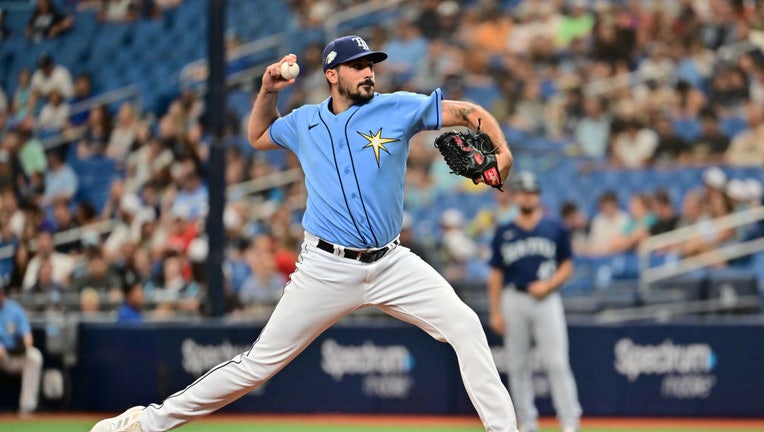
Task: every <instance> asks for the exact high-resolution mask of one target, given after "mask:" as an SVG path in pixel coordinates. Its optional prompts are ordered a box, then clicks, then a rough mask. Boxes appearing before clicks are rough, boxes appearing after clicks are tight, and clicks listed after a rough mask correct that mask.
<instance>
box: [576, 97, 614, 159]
mask: <svg viewBox="0 0 764 432" xmlns="http://www.w3.org/2000/svg"><path fill="white" fill-rule="evenodd" d="M605 109H606V106H605V99H604V98H601V97H598V96H589V97H587V98H585V99H584V117H583V118H582V119H581V120H580V121H579V122H577V123H576V126H575V131H574V135H575V139H576V144H577V145H578V147H579V148H580V149H581V152H582V153H583V155H584V156H586V157H590V158H593V159H605V156H606V154H607V150H608V149H607V147H608V139H609V137H610V122H611V119H610V116H609V115H608V114H607V113H606V111H605Z"/></svg>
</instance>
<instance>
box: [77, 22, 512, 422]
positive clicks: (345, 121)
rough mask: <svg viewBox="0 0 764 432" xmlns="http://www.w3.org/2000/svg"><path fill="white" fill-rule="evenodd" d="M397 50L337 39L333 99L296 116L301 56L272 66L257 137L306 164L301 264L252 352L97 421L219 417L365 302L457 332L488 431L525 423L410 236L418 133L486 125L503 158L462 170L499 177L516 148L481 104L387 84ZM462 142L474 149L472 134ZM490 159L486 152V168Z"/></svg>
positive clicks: (478, 329)
mask: <svg viewBox="0 0 764 432" xmlns="http://www.w3.org/2000/svg"><path fill="white" fill-rule="evenodd" d="M385 58H387V54H385V53H382V52H376V51H371V50H370V49H369V47H368V45H367V44H366V42H365V41H364V40H363V39H362V38H360V37H358V36H347V37H342V38H339V39H336V40H334V41H332V42H331V43H329V44H328V45H327V46H326V48H325V50H324V53H323V61H324V72H325V77H326V80H327V82H328V83H329V86H330V89H331V97H330V98H328V99H327V100H325V101H323V102H322V103H320V104H318V105H305V106H303V107H300V108H298V109H296V110H294V111H293V112H291V113H290V114H288V115H286V116H284V117H280V115H279V112H278V110H277V107H276V103H277V98H278V92H279V91H280V90H282V89H284V88H285V87H287V86H289V85H291V84H293V83H294V78H291V79H285V78H283V77H282V75H281V66H282V64H283V63H285V62H286V63H289V64H293V63H295V62H296V61H297V58H296V56H295V55H293V54H289V55H287V56H285V57H284V58H282V59H281V61H279V62H278V63H274V64H272V65H270V66H269V67H268V69H267V70H266V72H265V74H264V75H263V80H262V88H261V89H260V92H259V94H258V96H257V98H256V100H255V103H254V106H253V108H252V113H251V116H250V120H249V140H250V142H251V143H252V145H253V146H254V147H255V148H257V149H259V150H267V149H280V148H286V149H289V150H291V151H293V152H294V153H295V154H296V155H297V157H298V158H299V160H300V162H301V164H302V168H303V170H304V172H305V184H306V187H307V190H308V200H307V208H306V212H305V216H304V218H303V226H304V228H305V240H304V242H303V245H302V249H301V253H300V256H299V259H298V263H297V270H296V271H295V273H293V274H292V276H291V281H290V282H289V283H288V284H287V285H286V287H285V288H284V292H283V295H282V297H281V299H280V301H279V303H278V305H277V306H276V308H275V309H274V311H273V314H272V315H271V317H270V319H269V321H268V323H267V324H266V325H265V327H264V329H263V331H262V333H261V334H260V336H259V337H258V338H257V340H256V341H255V343H254V344H253V345H252V347H251V348H250V350H249V351H247V352H244V353H242V354H240V355H237V356H236V357H234V358H233V359H231V360H230V361H227V362H224V363H222V364H220V365H218V366H216V367H214V368H213V369H211V370H210V371H209V372H207V373H206V374H205V375H204V376H202V377H201V378H199V379H198V380H197V381H196V382H194V383H192V384H191V385H190V386H188V387H187V388H186V389H184V390H182V391H180V392H178V393H175V394H174V395H172V396H170V397H168V398H167V399H166V400H165V401H164V403H162V404H152V405H149V406H148V407H146V408H145V409H144V408H143V407H134V408H131V409H130V410H128V411H126V412H125V413H123V414H122V415H120V416H117V417H115V418H113V419H106V420H102V421H101V422H99V423H98V424H96V425H95V427H94V428H93V429H92V430H93V431H130V432H133V431H145V432H157V431H167V430H170V429H172V428H175V427H178V426H180V425H182V424H184V423H187V422H189V421H191V420H193V419H195V418H198V417H201V416H204V415H207V414H209V413H211V412H213V411H215V410H217V409H219V408H221V407H223V406H224V405H226V404H228V403H230V402H233V401H234V400H236V399H237V398H239V397H241V396H243V395H244V394H246V393H247V392H249V391H251V390H252V389H253V388H255V387H257V386H259V385H261V384H263V383H264V382H265V381H267V380H268V379H269V378H271V377H272V376H273V375H274V374H276V373H277V372H278V371H279V370H281V368H283V367H284V366H286V364H287V363H288V362H289V361H291V360H292V359H293V358H295V357H296V356H297V355H298V354H299V353H300V352H301V351H302V350H303V349H304V348H305V347H306V346H308V344H310V343H311V342H312V341H313V340H314V339H315V338H316V337H317V336H318V335H319V334H320V333H321V332H323V331H324V330H326V329H327V328H328V327H330V326H331V325H332V324H334V323H335V322H337V321H339V320H340V319H341V318H342V317H344V316H345V315H347V314H348V313H350V312H352V311H354V310H356V309H361V308H364V307H367V306H375V307H377V308H379V309H381V310H383V311H384V312H386V313H388V314H390V315H392V316H394V317H396V318H398V319H401V320H403V321H406V322H409V323H412V324H414V325H417V326H419V327H420V328H422V329H423V330H424V331H426V332H427V333H429V334H430V335H432V336H433V337H434V338H436V339H437V340H440V341H444V342H448V343H450V344H451V345H452V346H453V348H454V350H455V351H456V355H457V358H458V361H459V367H460V371H461V375H462V378H463V380H464V383H465V387H466V389H467V392H468V393H469V396H470V399H471V401H472V402H473V404H474V406H475V408H476V410H477V412H478V415H479V416H480V419H481V420H482V422H483V424H484V425H485V428H486V430H487V431H496V432H513V431H516V421H515V414H514V408H513V406H512V401H511V400H510V397H509V393H508V392H507V390H506V387H505V386H504V385H503V383H502V382H501V379H500V377H499V375H498V372H497V371H496V367H495V365H494V363H493V359H492V357H491V352H490V349H489V347H488V343H487V340H486V337H485V334H484V332H483V329H482V326H481V324H480V320H479V319H478V317H477V315H476V314H475V313H474V312H473V311H472V310H471V309H470V308H469V307H468V306H467V305H465V304H464V303H463V302H462V301H461V300H460V299H459V298H458V297H457V296H456V294H455V292H454V290H453V289H452V288H451V287H450V286H449V284H448V282H446V280H445V279H444V278H443V277H441V276H440V274H438V273H437V272H436V271H435V270H434V269H433V268H432V267H430V266H429V265H428V264H427V263H425V261H423V260H422V259H421V258H420V257H418V256H416V255H414V254H413V253H411V251H410V250H409V249H407V248H406V247H404V246H401V245H400V244H399V240H398V235H399V233H400V229H401V220H402V212H403V185H404V182H403V179H404V174H405V169H406V159H407V157H408V150H409V149H408V141H409V138H410V137H411V136H412V135H414V134H415V133H417V132H419V131H421V130H424V129H439V128H441V127H442V126H467V127H469V128H472V129H478V126H479V124H482V129H483V131H484V132H485V133H486V134H487V135H488V136H490V138H491V140H492V141H493V142H494V143H496V147H497V148H496V149H495V154H494V155H491V157H490V158H489V159H491V160H492V161H493V165H491V164H488V165H485V170H486V172H488V173H489V174H486V175H483V174H484V173H483V171H475V172H469V171H465V172H464V174H465V175H469V177H470V178H472V179H473V180H474V181H487V182H488V183H489V184H491V185H493V186H497V187H500V186H501V179H502V178H506V176H507V175H508V173H509V170H510V167H511V165H512V156H511V153H510V151H509V149H508V147H507V145H506V142H505V140H504V137H503V135H502V133H501V130H500V128H499V125H498V124H497V122H496V120H495V119H494V118H493V117H492V116H491V115H490V114H488V112H486V111H485V110H484V109H483V108H481V107H478V106H476V105H474V104H471V103H466V102H459V101H448V100H442V99H443V98H442V95H441V91H440V90H439V89H438V90H435V91H434V92H433V93H432V94H430V95H420V94H414V93H406V92H399V93H393V94H379V93H376V92H375V87H374V78H375V76H374V64H375V63H377V62H380V61H383V60H384V59H385ZM446 141H448V140H445V139H444V140H443V145H444V146H445V145H446V144H445V142H446ZM462 148H463V149H468V146H467V144H466V142H462ZM465 152H466V153H467V154H469V155H472V156H474V155H475V154H476V153H477V151H467V150H465ZM484 159H485V156H484V155H482V154H481V155H480V156H478V157H477V160H479V161H480V162H481V163H479V164H478V165H483V164H482V162H484ZM465 164H468V162H465ZM488 170H493V171H488ZM499 173H500V174H501V175H499ZM295 390H296V391H298V389H295Z"/></svg>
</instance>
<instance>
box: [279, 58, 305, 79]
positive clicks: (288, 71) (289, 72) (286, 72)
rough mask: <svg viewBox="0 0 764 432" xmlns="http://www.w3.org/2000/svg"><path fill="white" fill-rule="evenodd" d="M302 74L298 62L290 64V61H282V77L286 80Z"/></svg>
mask: <svg viewBox="0 0 764 432" xmlns="http://www.w3.org/2000/svg"><path fill="white" fill-rule="evenodd" d="M299 74H300V66H298V65H297V63H292V65H290V64H289V63H288V62H284V63H281V77H282V78H284V79H285V80H290V79H292V78H296V77H297V75H299Z"/></svg>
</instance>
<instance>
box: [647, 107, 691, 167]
mask: <svg viewBox="0 0 764 432" xmlns="http://www.w3.org/2000/svg"><path fill="white" fill-rule="evenodd" d="M655 131H656V133H657V134H658V145H657V146H656V147H655V151H654V152H653V155H652V160H651V165H660V166H663V167H672V166H676V165H678V164H682V163H683V162H685V161H686V160H687V153H688V150H689V149H688V146H687V142H686V141H685V140H684V139H682V137H680V136H679V135H678V134H677V133H676V132H675V130H674V127H673V125H672V124H671V122H670V121H669V119H667V118H666V117H664V116H660V117H658V118H657V119H656V120H655Z"/></svg>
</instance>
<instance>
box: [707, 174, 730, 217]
mask: <svg viewBox="0 0 764 432" xmlns="http://www.w3.org/2000/svg"><path fill="white" fill-rule="evenodd" d="M726 185H727V174H725V172H724V171H722V169H721V168H719V167H716V166H712V167H708V168H706V169H705V170H703V174H702V186H701V189H702V192H701V202H702V203H703V205H704V206H706V208H705V211H706V212H708V206H709V205H710V203H711V202H712V201H714V200H716V199H722V198H723V197H724V188H725V186H726Z"/></svg>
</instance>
